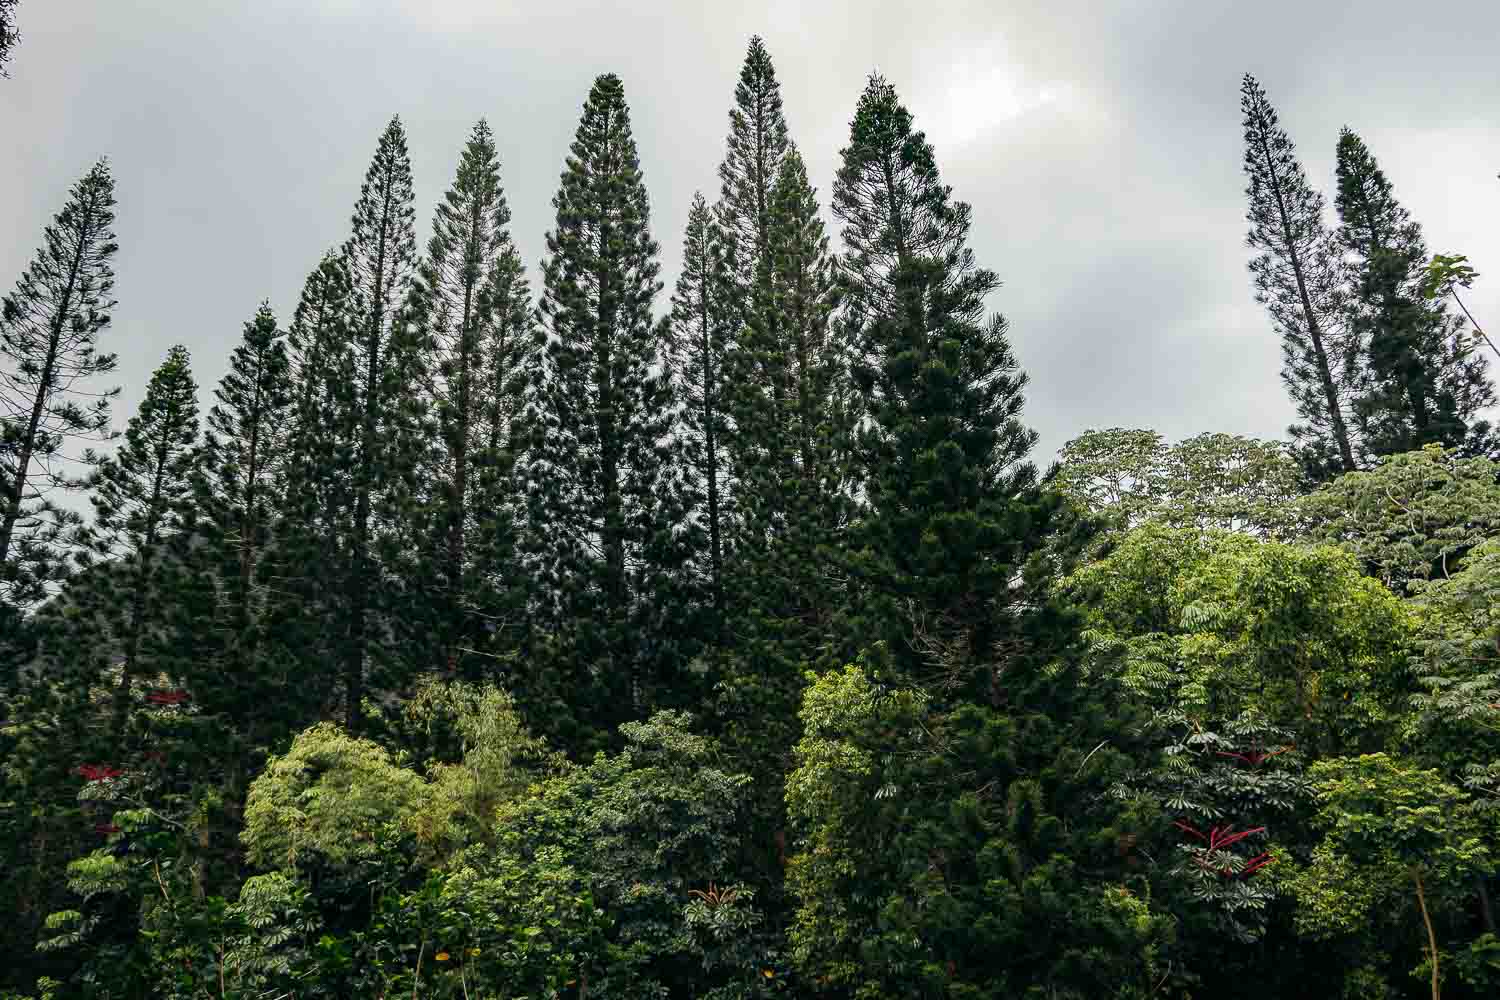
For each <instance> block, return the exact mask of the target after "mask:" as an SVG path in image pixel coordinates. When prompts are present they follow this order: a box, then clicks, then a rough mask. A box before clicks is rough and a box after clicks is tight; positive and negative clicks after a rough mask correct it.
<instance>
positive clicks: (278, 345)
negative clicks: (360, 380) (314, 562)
mask: <svg viewBox="0 0 1500 1000" xmlns="http://www.w3.org/2000/svg"><path fill="white" fill-rule="evenodd" d="M214 397H215V399H216V400H217V402H216V403H215V404H214V406H213V407H212V408H211V409H210V410H209V411H208V429H207V431H206V433H205V434H204V464H203V473H204V484H203V485H204V489H203V497H202V500H201V502H200V515H201V516H202V518H203V521H204V526H205V528H206V529H207V530H208V531H209V532H210V534H211V536H212V541H213V542H214V543H215V545H216V546H218V547H219V549H220V551H221V553H222V555H224V556H225V557H227V558H228V560H229V562H228V564H227V565H226V566H224V567H223V568H222V570H221V572H222V574H223V577H224V579H225V581H226V584H227V587H226V590H227V607H228V614H227V615H226V624H227V625H228V627H229V629H230V631H231V632H232V633H233V634H235V635H236V636H237V637H238V638H239V640H240V641H242V642H246V643H247V644H253V643H252V642H251V641H252V639H253V637H252V636H251V635H250V632H251V628H252V626H253V625H254V624H255V622H256V619H257V617H258V603H259V599H258V597H257V591H258V590H259V588H260V585H261V582H262V581H261V580H260V563H261V559H262V557H263V555H264V552H265V548H266V543H267V540H268V537H269V534H270V530H271V526H272V523H273V520H274V518H275V517H276V516H277V514H279V513H280V511H281V509H282V501H281V490H282V488H283V484H284V479H283V477H282V476H281V475H280V473H281V469H280V467H279V464H280V462H281V460H282V458H283V455H284V450H285V446H286V439H287V419H288V417H289V415H290V411H291V406H292V385H291V359H290V356H289V355H288V354H287V347H286V338H285V336H284V335H283V333H282V331H281V330H280V328H279V327H278V326H277V324H276V314H275V313H273V312H272V311H271V307H270V305H269V304H268V303H262V304H261V306H260V308H259V309H257V310H256V313H255V316H254V318H253V319H251V320H250V321H249V322H247V323H246V324H245V331H244V336H243V338H242V339H241V341H240V343H239V345H238V346H236V347H235V349H234V351H233V352H232V353H231V354H230V356H229V371H228V372H227V373H226V374H225V375H224V378H223V379H221V380H220V382H219V386H218V388H216V389H215V390H214Z"/></svg>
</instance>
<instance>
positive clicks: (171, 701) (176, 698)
mask: <svg viewBox="0 0 1500 1000" xmlns="http://www.w3.org/2000/svg"><path fill="white" fill-rule="evenodd" d="M191 697H192V696H191V695H189V694H188V693H187V692H186V691H184V690H182V689H181V688H178V689H177V690H175V691H152V692H151V693H150V694H148V695H146V700H147V701H149V702H150V703H151V704H153V705H181V704H182V703H183V702H185V701H188V700H190V699H191Z"/></svg>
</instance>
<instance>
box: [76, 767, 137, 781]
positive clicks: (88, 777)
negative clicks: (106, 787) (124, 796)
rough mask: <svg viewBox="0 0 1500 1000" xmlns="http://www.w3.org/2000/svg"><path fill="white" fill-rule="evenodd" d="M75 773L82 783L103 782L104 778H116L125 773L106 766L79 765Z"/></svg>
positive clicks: (116, 768)
mask: <svg viewBox="0 0 1500 1000" xmlns="http://www.w3.org/2000/svg"><path fill="white" fill-rule="evenodd" d="M76 773H77V774H79V775H80V776H82V778H83V780H84V781H103V780H104V779H105V778H118V777H119V776H120V775H122V774H124V773H125V772H124V771H122V770H120V769H119V768H118V767H110V766H109V765H108V764H80V765H79V766H78V770H77V772H76Z"/></svg>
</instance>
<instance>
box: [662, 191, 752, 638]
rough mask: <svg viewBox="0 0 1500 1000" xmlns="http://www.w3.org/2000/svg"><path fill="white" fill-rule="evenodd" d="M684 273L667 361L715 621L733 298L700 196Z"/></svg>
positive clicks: (720, 597)
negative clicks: (697, 501)
mask: <svg viewBox="0 0 1500 1000" xmlns="http://www.w3.org/2000/svg"><path fill="white" fill-rule="evenodd" d="M682 257H683V263H682V274H681V275H679V276H678V278H677V288H676V291H675V293H674V295H673V296H672V315H671V318H670V330H671V341H670V344H669V355H668V366H669V368H670V370H671V371H672V372H673V373H674V374H675V377H676V379H677V381H678V385H679V387H680V390H679V391H680V395H681V401H682V404H683V406H684V410H683V418H682V419H683V431H684V445H685V458H686V461H687V464H688V467H689V469H690V470H691V476H692V480H693V484H694V488H695V490H696V492H697V493H698V494H699V495H700V496H701V498H702V502H703V507H702V510H703V519H704V527H705V529H706V533H707V545H708V552H707V561H708V567H707V568H708V586H709V595H710V598H711V600H712V603H713V607H714V612H715V617H716V619H717V623H716V624H720V623H722V620H723V616H724V585H725V579H724V577H725V566H726V548H727V546H728V545H729V544H730V541H731V532H732V527H733V517H734V508H733V494H732V491H731V488H730V482H729V461H728V455H727V453H726V439H727V438H728V436H729V433H730V426H729V418H728V414H727V412H726V406H727V400H726V396H727V395H728V392H729V386H728V385H727V384H726V361H727V355H728V351H729V349H730V346H731V344H732V343H733V338H734V331H735V323H736V320H737V314H738V305H739V300H738V299H737V297H736V296H735V293H734V283H733V278H732V275H731V274H730V271H729V268H730V264H731V261H730V259H729V253H728V246H727V243H726V241H725V239H724V235H723V233H722V232H721V231H720V229H719V227H718V224H717V223H716V222H715V220H714V217H713V214H712V212H710V210H709V207H708V203H707V202H706V201H704V199H703V195H702V194H695V195H694V196H693V207H692V209H691V210H690V211H689V212H688V223H687V230H686V232H685V233H684V235H683V241H682Z"/></svg>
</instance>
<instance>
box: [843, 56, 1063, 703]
mask: <svg viewBox="0 0 1500 1000" xmlns="http://www.w3.org/2000/svg"><path fill="white" fill-rule="evenodd" d="M841 157H842V164H841V166H840V168H839V171H838V174H837V179H836V180H835V183H834V191H833V212H834V216H835V218H837V219H838V220H839V222H840V223H841V224H842V226H843V238H844V245H845V246H846V247H847V252H846V254H845V256H844V257H843V260H842V262H841V271H842V274H843V292H844V296H845V298H844V322H845V323H846V324H847V326H846V330H845V335H846V336H848V337H850V338H851V342H852V344H853V349H854V352H855V355H856V358H855V362H854V368H853V374H854V378H855V380H856V384H857V385H858V387H859V390H860V392H861V395H862V397H863V401H862V406H863V409H864V411H865V413H866V414H867V415H868V426H867V427H865V428H864V429H863V430H862V431H861V433H860V435H859V440H858V446H857V447H858V458H859V461H860V464H861V466H862V470H861V472H862V476H861V478H862V480H863V486H864V491H865V495H866V498H867V501H868V504H869V509H868V511H867V512H866V514H865V515H864V517H863V518H862V522H861V525H860V528H859V531H858V536H857V537H856V538H855V539H854V540H853V542H852V543H851V544H852V547H853V550H854V551H853V557H852V558H851V560H850V571H851V576H852V581H851V582H852V584H853V586H854V588H855V591H856V594H857V598H856V599H857V600H858V601H860V603H861V604H862V605H863V607H864V608H865V609H866V610H865V612H864V613H863V614H864V625H863V626H862V627H861V628H860V630H859V631H861V632H863V633H865V634H867V635H868V636H870V637H874V636H877V635H885V636H887V637H888V638H889V639H890V641H891V649H892V651H893V653H894V654H895V655H896V656H897V658H898V661H900V662H903V663H904V664H905V665H906V666H907V667H908V668H910V669H920V668H921V667H922V666H923V665H924V664H927V663H930V662H931V661H933V660H942V661H944V662H946V663H949V664H950V665H952V669H953V670H955V671H959V672H961V670H962V668H963V667H964V666H965V665H967V666H968V667H974V666H975V665H977V664H982V663H990V662H991V651H992V648H993V646H994V644H995V643H996V642H997V641H999V639H1000V637H1001V634H1002V632H1003V631H1004V626H1005V623H1006V622H1007V621H1008V620H1009V618H1008V616H1007V614H1006V611H1007V607H1008V605H1009V603H1010V598H1011V597H1012V596H1013V595H1014V594H1015V593H1016V591H1015V589H1014V588H1013V582H1014V579H1015V578H1016V576H1017V574H1018V573H1019V572H1020V571H1021V569H1022V567H1023V566H1024V564H1025V563H1026V561H1027V560H1028V558H1029V557H1030V555H1031V554H1032V553H1033V552H1034V551H1035V550H1036V549H1037V547H1038V546H1039V545H1040V543H1041V534H1042V532H1043V531H1044V529H1045V525H1046V521H1047V518H1048V516H1049V511H1050V510H1052V509H1053V506H1054V505H1053V504H1052V503H1051V502H1049V501H1047V500H1046V499H1045V498H1042V497H1039V496H1037V494H1036V489H1035V488H1036V483H1037V477H1036V470H1035V467H1034V466H1032V465H1031V464H1030V463H1029V462H1028V461H1027V460H1026V456H1027V454H1028V453H1029V451H1030V449H1031V447H1032V445H1033V443H1034V442H1035V440H1036V435H1035V433H1034V432H1032V431H1030V430H1029V429H1027V428H1026V427H1025V426H1024V425H1023V424H1022V422H1021V419H1020V413H1021V409H1022V406H1023V404H1024V396H1023V390H1024V389H1025V386H1026V375H1025V373H1024V372H1022V371H1021V370H1020V368H1019V366H1018V365H1017V363H1016V358H1015V355H1014V354H1013V352H1012V350H1011V347H1010V343H1009V341H1008V339H1007V336H1006V322H1005V319H1004V318H1003V317H1002V316H999V315H991V316H988V317H986V315H985V297H986V296H987V295H988V294H989V293H990V292H992V291H994V290H995V289H996V288H997V287H998V286H999V279H998V278H997V277H996V276H995V274H994V272H992V271H989V270H986V269H984V268H981V267H979V266H978V264H977V263H976V262H975V260H974V253H973V251H972V250H971V249H970V248H969V246H968V235H969V228H970V225H971V213H970V208H969V206H968V205H967V204H965V203H963V202H960V201H955V200H954V199H953V197H952V194H951V192H950V189H949V188H948V186H947V185H945V184H944V183H943V182H942V178H941V176H940V175H939V172H938V167H937V163H936V161H935V158H934V154H933V149H932V146H931V144H929V143H928V141H927V139H926V136H925V135H923V134H922V133H921V132H919V131H917V130H916V129H915V128H914V126H913V122H912V116H911V113H910V112H909V111H907V109H906V108H905V107H904V106H903V105H902V104H901V102H900V100H899V99H898V98H897V95H896V92H895V89H894V88H893V87H892V86H891V85H890V84H889V83H888V82H886V81H885V80H884V79H883V78H881V77H879V76H874V77H871V79H870V82H869V85H868V86H867V87H866V88H865V91H864V93H863V95H862V96H861V97H860V100H859V105H858V108H857V110H856V112H855V116H854V120H853V122H852V124H851V127H850V136H849V144H848V145H847V146H846V147H845V148H844V150H843V151H842V153H841ZM872 612H873V614H872ZM891 622H899V623H901V624H900V627H899V629H898V630H897V631H896V632H894V633H893V632H892V630H891V628H890V627H889V625H888V624H887V623H891ZM961 680H963V679H962V678H955V682H959V681H961ZM990 681H991V683H996V684H997V683H998V678H997V676H996V675H992V676H991V677H990ZM991 693H993V692H991Z"/></svg>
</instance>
